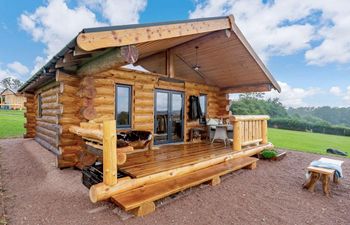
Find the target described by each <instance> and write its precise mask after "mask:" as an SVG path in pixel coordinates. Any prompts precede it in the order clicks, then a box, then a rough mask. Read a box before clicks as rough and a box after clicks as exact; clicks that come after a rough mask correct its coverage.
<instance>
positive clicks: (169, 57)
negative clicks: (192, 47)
mask: <svg viewBox="0 0 350 225" xmlns="http://www.w3.org/2000/svg"><path fill="white" fill-rule="evenodd" d="M166 74H167V75H168V76H169V77H170V78H174V76H175V72H174V54H173V53H172V52H171V50H170V49H167V50H166Z"/></svg>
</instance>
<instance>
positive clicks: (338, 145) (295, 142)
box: [0, 110, 350, 155]
mask: <svg viewBox="0 0 350 225" xmlns="http://www.w3.org/2000/svg"><path fill="white" fill-rule="evenodd" d="M24 122H25V119H24V117H23V111H11V110H0V138H11V137H21V136H22V135H23V134H24V132H25V131H24V128H23V124H24ZM268 135H269V141H270V142H272V143H273V144H274V145H275V146H276V147H278V148H285V149H291V150H298V151H304V152H313V153H320V154H325V153H326V149H327V148H335V149H339V150H342V151H345V152H347V153H348V154H349V155H350V137H344V136H335V135H328V134H317V133H307V132H300V131H290V130H281V129H273V128H269V134H268Z"/></svg>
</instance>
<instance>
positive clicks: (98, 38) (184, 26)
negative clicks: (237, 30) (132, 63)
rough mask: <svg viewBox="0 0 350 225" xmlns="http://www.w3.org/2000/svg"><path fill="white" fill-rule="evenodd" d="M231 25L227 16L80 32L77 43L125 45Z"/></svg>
mask: <svg viewBox="0 0 350 225" xmlns="http://www.w3.org/2000/svg"><path fill="white" fill-rule="evenodd" d="M230 27H231V24H230V22H229V19H228V18H219V19H211V20H204V21H193V22H180V23H173V24H165V25H155V26H145V27H136V28H129V29H120V30H111V31H100V32H90V33H81V34H79V35H78V37H77V44H78V46H79V48H80V49H82V50H84V51H93V50H96V49H101V48H110V47H118V46H125V45H130V44H137V43H143V42H148V41H156V40H162V39H167V38H174V37H180V36H186V35H193V34H200V33H206V32H211V31H217V30H224V29H228V28H230Z"/></svg>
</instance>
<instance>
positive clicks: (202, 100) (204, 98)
mask: <svg viewBox="0 0 350 225" xmlns="http://www.w3.org/2000/svg"><path fill="white" fill-rule="evenodd" d="M199 104H200V106H201V109H202V113H203V115H205V114H206V113H207V96H206V95H201V96H199Z"/></svg>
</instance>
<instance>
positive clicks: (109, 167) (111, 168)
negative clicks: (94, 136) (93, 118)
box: [103, 120, 117, 186]
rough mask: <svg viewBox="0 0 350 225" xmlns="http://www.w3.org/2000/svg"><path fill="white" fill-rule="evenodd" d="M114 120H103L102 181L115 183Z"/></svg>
mask: <svg viewBox="0 0 350 225" xmlns="http://www.w3.org/2000/svg"><path fill="white" fill-rule="evenodd" d="M116 135H117V134H116V121H115V120H108V121H103V183H104V184H105V185H107V186H113V185H115V184H117V151H116V148H117V144H116V143H117V138H116Z"/></svg>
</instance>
